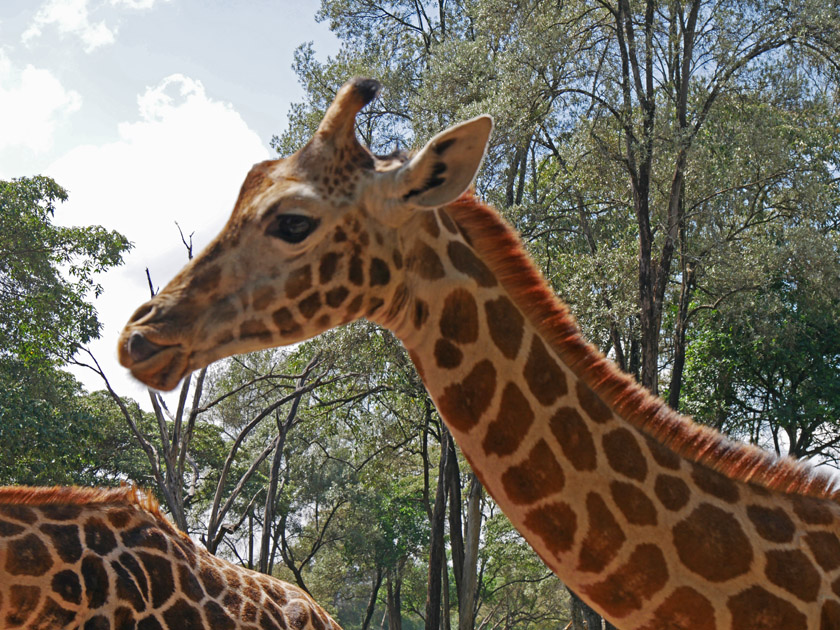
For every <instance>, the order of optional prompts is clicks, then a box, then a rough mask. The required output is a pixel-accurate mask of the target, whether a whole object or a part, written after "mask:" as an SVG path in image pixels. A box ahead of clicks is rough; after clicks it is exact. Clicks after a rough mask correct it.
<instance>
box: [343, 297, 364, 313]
mask: <svg viewBox="0 0 840 630" xmlns="http://www.w3.org/2000/svg"><path fill="white" fill-rule="evenodd" d="M364 300H365V296H364V295H357V296H356V297H354V298H353V299H352V300H351V301H350V304H348V305H347V317H353V316H354V315H356V313H358V312H359V310H360V309H361V308H362V302H364Z"/></svg>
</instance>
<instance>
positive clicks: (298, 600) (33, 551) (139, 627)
mask: <svg viewBox="0 0 840 630" xmlns="http://www.w3.org/2000/svg"><path fill="white" fill-rule="evenodd" d="M74 492H75V493H80V494H73V493H74ZM0 628H27V629H30V628H31V629H36V628H37V629H43V630H53V629H60V628H68V629H69V628H74V629H75V628H79V629H80V630H82V629H83V630H123V629H125V630H129V629H130V630H194V629H195V630H199V629H201V630H210V629H213V630H222V629H229V630H236V629H243V630H244V629H249V630H251V629H253V630H256V629H258V628H260V629H262V628H266V629H278V630H279V629H285V628H300V629H304V628H312V629H317V630H329V629H331V628H336V629H337V628H338V624H336V623H335V622H334V621H333V620H332V619H331V618H330V617H329V615H328V614H327V613H326V612H324V611H323V609H321V608H320V607H319V606H318V605H317V604H315V603H314V602H313V601H312V600H311V599H310V598H309V597H308V596H307V595H306V594H305V593H303V592H302V591H301V590H300V589H298V588H296V587H294V586H292V585H290V584H286V583H284V582H281V581H280V580H277V579H275V578H271V577H269V576H265V575H261V574H257V573H255V572H253V571H248V570H246V569H243V568H241V567H237V566H234V565H232V564H230V563H228V562H226V561H224V560H221V559H219V558H216V557H215V556H213V555H211V554H209V553H208V552H207V551H205V550H204V549H201V548H199V547H197V546H196V545H195V544H194V543H193V542H192V541H191V540H190V539H189V538H188V537H186V536H185V535H183V534H181V533H180V532H179V531H178V530H176V529H175V528H174V527H173V526H172V525H171V524H170V523H169V522H168V521H167V520H166V519H165V518H164V517H163V516H162V515H160V513H159V512H158V511H157V508H156V506H154V505H152V504H149V503H145V504H144V502H143V500H142V498H140V499H139V498H138V494H137V493H136V492H135V491H133V490H131V489H126V488H123V489H118V490H110V491H101V492H99V491H91V490H80V489H26V490H23V489H6V488H0Z"/></svg>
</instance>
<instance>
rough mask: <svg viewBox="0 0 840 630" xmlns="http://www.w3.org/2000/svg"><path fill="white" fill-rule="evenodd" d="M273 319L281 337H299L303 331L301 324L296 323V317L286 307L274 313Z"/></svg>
mask: <svg viewBox="0 0 840 630" xmlns="http://www.w3.org/2000/svg"><path fill="white" fill-rule="evenodd" d="M271 318H272V319H273V320H274V325H275V326H277V329H278V330H279V331H280V334H281V335H284V336H291V335H297V334H298V333H300V331H301V327H300V324H298V323H297V322H296V321H295V318H294V315H292V312H291V311H290V310H289V309H287V308H286V307H285V306H284V307H283V308H279V309H277V310H276V311H274V313H273V314H272V316H271Z"/></svg>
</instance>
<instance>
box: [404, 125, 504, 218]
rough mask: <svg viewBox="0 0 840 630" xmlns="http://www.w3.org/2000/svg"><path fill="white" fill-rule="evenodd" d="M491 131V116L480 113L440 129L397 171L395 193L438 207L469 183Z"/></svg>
mask: <svg viewBox="0 0 840 630" xmlns="http://www.w3.org/2000/svg"><path fill="white" fill-rule="evenodd" d="M492 131H493V119H492V118H491V117H490V116H486V115H485V116H479V117H477V118H473V119H472V120H468V121H466V122H462V123H460V124H458V125H455V126H454V127H450V128H449V129H447V130H446V131H442V132H441V133H439V134H438V135H436V136H435V137H434V138H432V139H431V140H429V142H428V143H427V144H426V146H425V147H423V149H422V150H421V151H420V152H419V153H418V154H417V155H415V156H414V157H413V158H412V159H411V160H409V161H408V162H407V163H406V164H405V165H404V166H402V167H401V168H400V169H399V170H398V171H397V173H396V178H397V181H396V182H395V183H396V190H397V194H398V195H400V196H401V197H402V201H403V202H404V203H406V204H409V205H413V206H419V207H423V208H437V207H439V206H443V205H445V204H447V203H450V202H452V201H455V200H456V199H457V198H458V197H460V196H461V193H463V192H464V191H465V190H466V189H467V188H469V187H470V184H472V182H473V180H474V179H475V175H476V173H477V172H478V167H479V166H481V161H482V160H483V159H484V154H485V153H486V152H487V143H488V141H489V140H490V133H491V132H492Z"/></svg>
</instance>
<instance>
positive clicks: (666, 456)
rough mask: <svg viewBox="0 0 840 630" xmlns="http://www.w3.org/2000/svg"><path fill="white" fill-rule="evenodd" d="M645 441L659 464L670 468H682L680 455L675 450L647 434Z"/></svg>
mask: <svg viewBox="0 0 840 630" xmlns="http://www.w3.org/2000/svg"><path fill="white" fill-rule="evenodd" d="M645 442H646V443H647V447H648V450H649V451H650V454H651V455H653V459H654V461H656V463H657V464H659V465H660V466H662V467H663V468H668V469H670V470H679V469H680V456H679V455H677V454H676V453H675V452H674V451H672V450H671V449H670V448H668V447H667V446H665V445H663V444H660V443H659V442H657V441H656V440H654V439H653V438H651V437H648V436H645Z"/></svg>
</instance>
